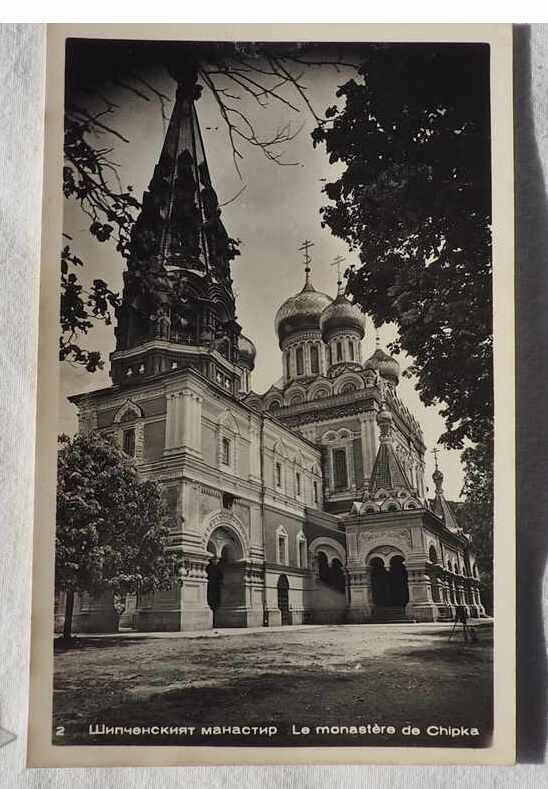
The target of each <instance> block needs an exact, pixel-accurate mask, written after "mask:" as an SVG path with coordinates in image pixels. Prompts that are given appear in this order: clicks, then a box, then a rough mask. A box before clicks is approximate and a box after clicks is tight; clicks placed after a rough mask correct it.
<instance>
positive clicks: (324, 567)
mask: <svg viewBox="0 0 548 789" xmlns="http://www.w3.org/2000/svg"><path fill="white" fill-rule="evenodd" d="M316 561H317V562H318V578H319V579H320V581H323V582H324V583H328V581H329V560H328V558H327V555H326V554H325V553H324V551H318V553H317V554H316Z"/></svg>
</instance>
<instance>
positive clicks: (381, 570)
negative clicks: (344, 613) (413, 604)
mask: <svg viewBox="0 0 548 789" xmlns="http://www.w3.org/2000/svg"><path fill="white" fill-rule="evenodd" d="M369 566H370V567H371V592H372V595H373V605H375V606H382V607H384V606H388V605H390V602H389V601H390V583H389V578H388V572H387V570H386V567H385V566H384V560H383V559H381V558H380V556H374V557H373V558H372V559H371V561H370V562H369Z"/></svg>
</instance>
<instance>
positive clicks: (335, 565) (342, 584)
mask: <svg viewBox="0 0 548 789" xmlns="http://www.w3.org/2000/svg"><path fill="white" fill-rule="evenodd" d="M329 570H330V573H329V575H330V586H332V587H333V588H334V589H338V590H339V592H344V591H345V589H346V579H345V577H344V569H343V566H342V562H341V561H340V559H337V558H335V559H332V560H331V567H330V568H329Z"/></svg>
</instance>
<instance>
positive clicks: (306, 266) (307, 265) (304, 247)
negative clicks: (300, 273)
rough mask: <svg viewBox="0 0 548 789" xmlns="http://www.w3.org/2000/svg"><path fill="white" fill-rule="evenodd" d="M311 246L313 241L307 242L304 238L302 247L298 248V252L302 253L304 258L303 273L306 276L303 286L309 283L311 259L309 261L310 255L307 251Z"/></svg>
mask: <svg viewBox="0 0 548 789" xmlns="http://www.w3.org/2000/svg"><path fill="white" fill-rule="evenodd" d="M313 246H315V244H314V242H313V241H309V240H308V239H307V238H305V240H304V241H303V243H302V246H300V247H299V250H298V251H299V252H302V253H303V257H304V261H303V262H304V271H305V275H306V278H305V285H308V283H309V281H310V263H311V260H312V259H311V257H310V255H309V252H308V250H309V249H310V248H311V247H313Z"/></svg>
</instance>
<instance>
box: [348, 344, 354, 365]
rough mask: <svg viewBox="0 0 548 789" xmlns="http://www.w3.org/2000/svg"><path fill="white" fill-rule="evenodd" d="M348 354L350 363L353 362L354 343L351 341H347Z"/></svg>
mask: <svg viewBox="0 0 548 789" xmlns="http://www.w3.org/2000/svg"><path fill="white" fill-rule="evenodd" d="M348 353H349V354H350V361H351V362H353V361H354V343H353V342H352V340H348Z"/></svg>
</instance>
